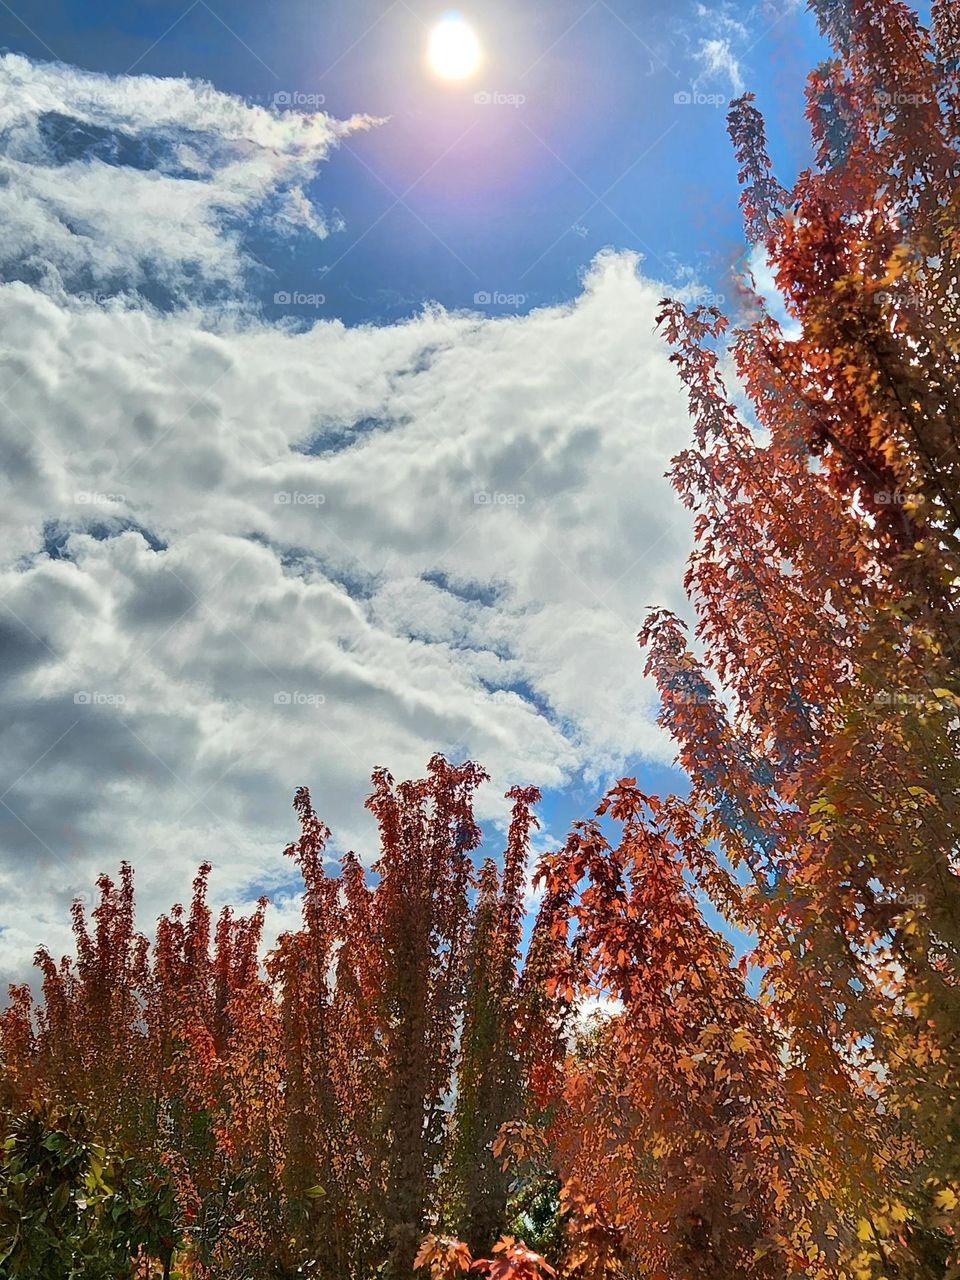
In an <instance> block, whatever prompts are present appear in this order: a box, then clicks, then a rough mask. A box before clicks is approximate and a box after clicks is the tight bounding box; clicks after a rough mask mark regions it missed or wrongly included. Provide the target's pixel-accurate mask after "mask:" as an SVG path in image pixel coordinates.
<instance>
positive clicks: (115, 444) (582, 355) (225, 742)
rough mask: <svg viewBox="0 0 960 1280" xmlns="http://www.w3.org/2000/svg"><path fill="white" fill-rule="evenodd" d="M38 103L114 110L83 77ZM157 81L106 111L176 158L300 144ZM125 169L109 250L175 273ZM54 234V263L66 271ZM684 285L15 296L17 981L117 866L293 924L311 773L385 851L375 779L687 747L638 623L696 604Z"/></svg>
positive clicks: (1, 760) (215, 228) (12, 715)
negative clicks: (149, 300)
mask: <svg viewBox="0 0 960 1280" xmlns="http://www.w3.org/2000/svg"><path fill="white" fill-rule="evenodd" d="M24 74H26V73H24ZM38 75H39V73H38ZM60 75H62V77H63V79H64V83H60V81H59V80H58V78H57V77H58V76H60ZM27 79H29V77H27ZM31 83H32V82H31ZM158 83H159V85H160V87H158ZM36 84H37V85H39V86H40V88H42V89H43V92H44V94H46V95H47V96H46V97H45V98H44V101H45V102H48V101H54V102H58V103H59V104H60V106H59V108H58V110H63V109H65V108H66V107H69V109H70V110H71V111H76V112H80V113H81V114H82V113H84V112H87V111H90V112H91V113H92V112H93V107H88V106H87V105H86V99H84V97H83V94H84V93H85V92H89V91H90V84H89V78H88V77H85V76H83V75H82V74H81V73H74V72H69V71H66V70H59V71H58V70H51V69H49V68H48V69H45V70H44V71H43V75H42V76H40V77H39V79H38V80H37V82H36ZM138 84H139V81H138V80H136V79H133V78H128V79H127V80H125V81H123V82H122V84H121V85H120V86H119V87H118V86H117V85H116V84H115V83H114V82H110V88H109V93H110V94H111V95H113V94H116V95H120V96H112V97H110V100H109V103H108V107H107V108H105V109H107V110H108V111H109V113H110V115H111V118H120V117H123V118H124V119H125V120H126V121H127V127H128V128H130V129H134V128H135V127H138V122H141V121H143V120H146V119H147V118H156V119H167V120H169V121H171V122H173V123H170V124H169V136H168V139H167V140H168V142H169V143H170V144H171V145H172V144H174V143H180V142H182V143H183V145H186V142H185V141H184V139H183V138H181V137H179V136H178V131H180V132H182V133H183V134H184V135H185V134H186V133H187V132H191V134H195V133H196V132H197V131H199V130H200V128H201V126H206V134H207V138H208V142H207V143H206V147H207V155H208V156H212V155H213V154H214V153H215V152H216V151H217V139H218V138H220V139H223V140H225V142H230V143H232V142H233V141H234V140H235V139H236V138H237V137H238V136H241V135H242V137H243V139H245V140H246V142H251V143H253V142H255V140H256V139H255V138H251V137H249V136H248V135H256V136H257V137H260V138H264V137H269V136H272V135H271V134H270V131H271V130H274V129H276V128H277V127H278V126H277V124H276V122H275V121H273V119H272V117H269V113H267V116H268V117H269V118H265V117H263V116H262V115H261V114H257V113H254V114H253V115H248V114H247V112H248V111H249V110H250V109H249V108H247V107H246V106H245V105H243V104H236V103H233V102H232V101H224V100H223V99H224V95H218V94H216V93H215V92H214V91H212V90H210V91H205V92H209V93H210V94H211V95H212V96H211V99H210V101H211V110H210V112H209V113H208V112H206V111H205V109H204V108H203V104H202V101H200V100H198V98H197V94H199V93H200V90H199V89H198V88H197V87H196V86H193V87H192V88H185V87H183V82H179V81H178V82H175V87H170V86H169V85H168V84H167V83H166V82H153V81H147V82H146V84H145V85H144V95H145V97H144V99H143V100H142V101H141V99H140V98H139V96H138ZM164 86H165V87H164ZM40 88H36V87H35V90H34V92H35V96H37V95H39V94H40ZM164 95H169V96H168V97H167V96H164ZM157 103H160V104H161V105H160V107H158V106H157ZM163 103H168V105H167V106H166V107H163V106H162V104H163ZM151 104H153V105H151ZM164 110H166V111H167V113H168V115H167V116H166V117H165V116H164V114H163V112H164ZM194 112H195V113H196V114H192V113H194ZM35 116H36V112H34V113H33V115H32V116H31V115H30V113H27V118H28V119H33V118H35ZM177 121H179V122H180V123H179V124H178V123H176V122H177ZM300 127H304V128H305V127H306V126H305V125H304V126H300V125H298V126H297V128H300ZM331 127H332V126H331ZM244 130H246V133H244ZM328 144H329V139H328V140H327V141H326V142H324V143H323V144H322V147H325V146H327V145H328ZM191 145H193V143H191ZM257 146H259V144H257ZM252 154H253V155H254V157H256V163H257V164H260V163H261V159H262V158H261V157H259V151H258V149H257V148H255V149H254V151H253V153H252ZM84 163H87V162H84ZM278 163H279V162H278ZM61 168H62V166H61ZM11 172H12V174H13V177H12V181H13V183H14V185H16V183H17V182H19V181H20V176H19V171H16V170H13V171H11ZM150 172H152V171H147V170H145V171H144V172H143V175H142V181H143V182H144V183H146V182H147V181H149V173H150ZM216 172H217V173H218V174H219V176H218V177H217V178H216V179H215V180H214V181H215V182H217V183H220V182H222V180H223V173H224V172H225V170H224V169H222V168H220V169H217V170H216ZM129 178H130V175H129V173H128V172H127V171H126V169H125V168H124V167H123V166H117V165H115V164H107V163H104V164H103V165H102V167H101V170H99V171H98V176H97V181H96V183H92V184H91V186H90V187H89V189H88V198H89V200H90V201H91V208H93V205H94V202H95V201H96V200H101V199H102V201H103V212H104V218H103V220H102V221H99V222H98V227H99V231H98V235H99V236H100V237H101V239H102V241H103V244H104V246H105V247H112V252H113V253H114V254H115V260H116V264H117V266H116V270H117V272H118V273H119V274H120V275H125V277H126V278H127V279H129V280H134V279H135V278H136V274H137V272H141V273H143V274H145V275H146V276H147V277H148V278H149V276H150V273H151V272H153V271H155V270H156V271H168V272H172V271H174V270H175V269H176V262H177V258H176V253H175V252H174V248H173V247H172V246H171V247H170V249H169V251H168V250H167V249H165V248H160V249H157V250H156V252H155V256H154V258H153V259H151V261H152V263H153V265H151V266H150V267H149V269H148V267H147V266H146V265H145V263H144V261H143V260H142V259H141V258H140V257H139V256H138V251H137V249H136V246H134V245H133V244H131V243H130V242H129V240H128V239H127V238H125V236H126V232H125V231H124V227H123V223H122V221H120V220H117V219H111V215H109V210H110V208H111V207H112V206H113V205H114V204H116V203H117V201H118V195H119V194H121V193H124V192H126V191H127V188H126V187H125V186H124V183H126V182H127V181H128V180H129ZM31 181H34V179H31ZM171 181H176V182H185V181H186V180H185V179H181V178H172V179H171ZM31 189H34V190H35V189H36V188H35V187H33V188H31ZM76 189H77V188H74V191H76ZM247 189H248V190H250V191H254V190H256V191H258V192H259V191H260V190H262V187H261V185H260V184H258V183H256V182H252V183H251V184H250V186H249V187H248V188H247ZM139 190H140V191H141V193H143V194H144V201H145V203H144V206H143V211H144V216H147V214H148V213H149V210H150V209H151V208H153V207H154V206H153V205H152V204H151V202H150V200H148V199H147V196H146V194H145V193H146V192H147V188H146V187H145V186H144V187H142V188H139ZM301 194H302V193H301ZM298 201H299V197H297V198H296V200H295V202H294V203H297V202H298ZM246 207H247V208H248V210H249V211H250V216H251V217H260V216H261V215H260V214H259V213H257V212H256V209H257V205H256V200H255V199H253V198H252V197H251V199H250V201H249V203H248V204H247V205H246ZM213 208H214V204H213V202H211V201H210V200H208V199H207V198H206V197H203V198H200V199H199V200H198V202H197V203H196V204H195V205H193V206H192V207H189V209H188V211H187V212H183V214H182V216H183V218H184V219H185V220H186V219H187V217H188V213H189V217H191V218H193V219H195V220H196V221H197V222H198V223H199V224H200V229H199V230H197V229H196V228H195V229H194V231H193V232H192V233H191V232H189V231H187V232H185V235H186V236H189V235H190V234H193V235H194V241H193V243H194V245H196V244H198V243H201V242H202V243H203V244H204V245H206V246H207V248H206V249H205V250H204V254H205V259H206V261H207V262H208V264H213V263H215V262H216V261H217V254H218V253H219V254H222V255H224V258H223V261H224V262H226V261H228V260H230V256H231V254H233V253H235V248H234V247H232V246H231V239H230V237H231V231H230V230H229V229H228V228H227V227H226V225H225V224H222V223H220V222H219V221H218V220H217V219H216V218H215V217H213V216H212V215H211V213H210V211H211V210H212V209H213ZM308 211H309V207H308ZM54 221H55V220H53V219H48V220H47V221H41V222H38V223H37V224H36V227H35V232H36V235H37V237H38V244H39V245H40V248H39V249H38V252H41V253H44V254H46V255H47V258H48V260H49V261H50V262H51V263H53V264H55V265H56V269H57V270H58V271H61V272H63V271H64V270H65V264H68V262H69V253H68V251H67V250H65V249H63V247H62V246H63V244H64V243H67V241H65V240H64V239H63V237H62V235H61V233H60V232H58V231H57V229H56V227H55V226H54ZM64 234H66V233H64ZM43 237H49V239H48V240H47V239H43ZM233 261H234V262H235V261H236V258H235V257H234V258H233ZM663 291H664V290H663V287H662V286H661V285H659V284H658V283H656V282H654V281H651V280H649V279H645V278H644V277H643V276H642V275H641V273H640V270H639V264H638V261H637V259H636V258H635V257H634V256H633V255H630V254H618V253H613V252H609V253H605V254H602V255H601V256H600V257H599V258H597V259H596V260H595V261H594V263H593V264H592V266H591V267H590V269H589V271H588V272H587V273H586V275H585V277H584V280H583V286H582V291H581V293H580V295H579V296H578V297H577V299H576V300H575V301H574V302H573V303H571V304H568V305H563V306H552V307H546V308H543V309H541V310H538V311H534V312H531V313H530V314H528V315H516V316H510V317H500V318H489V317H480V316H477V315H475V314H471V313H466V312H463V313H451V312H447V311H445V310H443V309H441V308H439V307H428V308H426V309H425V310H424V311H423V312H422V313H421V314H418V315H416V316H414V317H412V318H411V319H409V320H407V321H405V322H403V323H399V324H394V325H386V326H380V327H375V326H360V327H352V328H350V327H346V326H344V325H343V324H341V323H340V322H338V321H336V320H322V321H319V322H318V323H316V324H314V325H312V326H311V327H309V328H306V329H304V330H303V331H294V330H292V329H291V328H290V327H288V326H283V325H270V324H267V323H265V322H264V321H262V320H260V319H257V318H256V317H255V316H252V315H250V314H245V315H242V316H239V315H237V314H235V313H233V312H232V311H231V310H230V309H228V308H223V307H213V306H211V305H203V306H193V307H183V306H181V307H171V308H168V309H166V310H159V309H157V308H155V307H150V306H148V305H145V304H144V303H143V302H142V300H140V299H138V298H137V297H135V296H134V295H133V294H132V293H127V294H125V295H124V296H123V297H116V298H106V299H103V298H100V299H94V298H92V297H91V296H86V297H70V296H66V295H64V294H63V293H62V292H56V291H50V290H44V289H42V288H39V287H37V286H36V285H35V284H31V283H27V282H24V281H22V280H13V281H10V282H8V283H6V284H3V285H0V325H2V327H3V331H4V333H5V334H6V335H7V336H8V342H7V344H6V346H5V349H4V352H3V354H2V357H0V400H2V402H3V404H4V406H5V412H4V414H3V415H2V418H0V469H2V477H3V478H2V481H0V483H2V486H3V488H2V493H0V499H2V505H0V531H2V536H3V541H2V546H3V549H4V550H3V556H2V559H0V716H2V717H3V723H4V725H5V729H4V731H3V733H2V734H0V768H2V772H3V776H4V777H5V778H7V779H8V784H7V790H6V792H5V794H3V795H2V797H0V891H2V893H3V898H4V901H5V902H6V904H7V910H6V911H5V913H4V919H3V920H2V922H0V924H2V930H0V971H2V972H3V973H5V974H7V975H13V974H17V975H19V974H22V973H23V972H24V970H25V968H26V966H27V965H28V962H29V957H30V955H31V954H32V951H33V949H34V947H35V946H36V944H37V943H38V942H39V941H45V942H47V943H48V944H50V945H51V946H53V947H54V948H55V949H56V948H57V947H63V946H66V945H67V943H68V938H67V936H66V931H65V928H64V921H65V920H66V914H65V908H66V904H67V902H68V901H69V898H70V897H71V896H72V895H73V894H74V893H75V892H78V891H85V890H88V889H89V887H90V885H91V882H92V879H93V877H94V876H95V875H96V873H98V872H99V871H101V870H104V869H109V868H111V867H114V866H115V865H116V863H117V862H118V861H119V859H120V858H121V857H128V858H129V859H130V860H131V861H132V862H133V863H134V864H135V866H136V867H137V873H138V893H139V897H140V900H141V903H142V914H143V918H144V919H145V920H146V921H149V920H150V919H151V918H152V917H153V916H155V915H156V913H157V912H158V911H159V910H161V909H163V908H165V907H166V906H168V905H169V903H170V902H171V901H173V900H174V898H175V897H176V896H177V895H180V894H182V893H183V892H184V891H185V886H186V884H187V883H188V878H189V874H190V871H191V870H192V868H193V867H195V865H196V863H197V862H198V861H199V860H201V859H203V858H209V859H210V860H212V861H213V862H214V863H215V867H216V871H215V878H214V888H215V892H216V893H217V895H219V896H221V897H222V898H227V899H232V900H234V901H237V900H243V899H245V898H246V899H250V898H252V897H253V896H255V895H256V894H257V893H258V892H259V891H260V890H261V889H262V888H264V887H266V888H267V889H275V890H277V891H278V893H279V905H278V908H277V910H276V911H275V912H274V913H273V914H272V917H271V918H272V919H273V921H274V924H275V925H276V926H277V927H279V924H280V922H281V921H282V920H283V919H285V918H287V917H288V916H289V914H290V911H291V910H292V902H293V900H292V899H291V897H290V868H289V866H288V865H285V864H284V860H283V859H282V858H281V857H280V856H279V851H280V849H281V848H282V845H283V844H284V843H285V841H286V839H287V838H289V836H290V835H291V834H292V826H293V824H292V820H291V819H292V815H291V813H290V809H289V804H290V798H291V795H292V792H293V789H294V787H296V786H297V785H299V784H301V783H308V784H309V785H311V787H312V788H313V789H314V793H315V802H316V805H317V808H318V810H319V811H320V812H321V813H322V814H323V816H324V817H325V819H326V820H327V821H328V822H329V823H330V824H331V826H332V827H333V828H334V831H335V834H336V837H337V844H338V847H341V848H342V847H344V846H346V845H349V844H356V845H357V846H358V849H359V851H360V852H362V853H364V854H368V853H370V852H371V851H372V850H371V845H370V840H369V836H370V831H369V828H368V826H367V825H366V821H365V818H364V815H363V811H362V805H361V800H362V797H363V795H364V794H365V789H366V783H367V779H368V776H369V772H370V769H371V767H372V766H373V765H375V764H378V763H383V764H385V765H387V766H388V767H390V768H391V769H392V770H393V771H394V772H395V773H397V774H398V775H403V774H419V773H420V772H421V771H422V768H423V766H424V764H425V761H426V759H427V758H428V756H429V755H430V754H431V753H432V752H433V751H434V750H444V751H447V752H448V753H450V754H452V755H458V756H464V755H470V756H473V757H474V758H477V759H479V760H481V761H482V762H483V763H484V764H485V765H486V766H487V767H488V769H489V770H490V771H491V773H492V774H493V778H494V782H493V785H492V786H491V787H489V788H486V789H485V791H483V792H482V793H481V813H482V815H483V816H484V817H487V818H492V819H497V820H499V819H502V817H503V815H504V813H505V804H504V802H503V800H502V798H501V797H502V793H503V791H504V790H505V789H506V787H507V786H508V785H510V784H511V783H513V782H526V783H535V784H538V785H540V786H542V787H545V788H557V787H560V786H562V785H563V784H564V782H565V781H566V780H568V779H570V778H572V777H575V776H580V775H583V774H586V775H588V776H589V777H591V778H599V777H601V776H603V775H605V774H606V773H608V772H609V771H611V770H615V769H617V768H619V767H621V765H622V764H623V762H624V761H625V760H626V759H627V758H629V757H635V756H638V755H639V756H643V757H646V758H648V759H651V760H657V761H662V762H665V761H668V760H669V759H670V758H671V756H672V748H671V747H670V745H669V743H667V742H666V741H665V740H664V738H663V736H662V735H661V733H660V731H659V730H658V729H657V727H656V725H655V723H654V720H653V706H654V692H653V690H652V689H651V688H650V686H649V685H648V684H647V683H646V682H645V681H644V680H643V679H642V678H641V659H640V656H639V654H638V653H637V649H636V643H635V634H636V630H637V628H638V626H639V624H640V622H641V620H642V617H643V613H644V610H645V608H646V607H647V606H648V605H653V604H668V605H673V606H674V607H681V606H682V601H681V598H680V581H681V576H682V564H683V560H684V558H685V555H686V552H687V548H688V543H689V529H688V522H687V517H686V515H685V513H684V512H683V510H682V508H681V507H680V506H679V504H678V503H677V502H676V501H675V499H674V495H673V493H672V491H671V489H670V487H669V485H668V483H667V481H666V480H665V479H664V478H663V473H664V471H665V470H666V467H667V465H668V463H669V459H670V457H671V456H672V455H673V454H674V453H675V452H676V451H677V450H678V449H679V448H680V447H682V446H683V445H684V444H685V442H686V440H687V437H688V423H687V418H686V410H685V402H684V398H683V395H682V393H681V390H680V388H679V386H678V383H677V380H676V377H675V374H674V372H673V370H672V368H671V366H670V364H669V361H668V358H667V352H666V350H665V348H664V346H663V344H662V342H661V340H660V338H659V337H658V336H657V335H656V334H655V333H654V321H655V314H656V310H657V302H658V299H659V297H660V295H661V294H662V292H663ZM11 783H12V785H10V784H11ZM27 868H29V872H26V870H25V869H27Z"/></svg>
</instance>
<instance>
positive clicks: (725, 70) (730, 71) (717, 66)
mask: <svg viewBox="0 0 960 1280" xmlns="http://www.w3.org/2000/svg"><path fill="white" fill-rule="evenodd" d="M696 56H697V62H698V63H699V64H700V74H699V75H698V76H697V81H696V83H697V86H698V87H699V86H700V85H701V84H704V83H714V82H715V81H716V80H717V79H718V78H725V79H726V81H727V83H728V84H729V86H730V90H731V92H732V93H733V94H734V95H737V94H740V93H743V89H744V83H743V73H742V71H741V69H740V62H739V60H738V59H737V56H736V54H735V53H734V51H733V48H732V46H731V44H730V41H729V40H725V39H720V38H716V39H712V40H702V41H701V42H700V48H699V49H698V50H697V55H696Z"/></svg>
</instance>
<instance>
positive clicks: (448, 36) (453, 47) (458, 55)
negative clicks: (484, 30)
mask: <svg viewBox="0 0 960 1280" xmlns="http://www.w3.org/2000/svg"><path fill="white" fill-rule="evenodd" d="M427 61H428V62H429V64H430V68H431V70H432V71H433V72H434V74H435V75H438V76H440V77H441V78H442V79H444V80H466V79H467V77H468V76H472V75H473V74H474V72H475V71H477V70H479V68H480V65H481V63H482V62H483V51H482V49H481V48H480V41H479V40H478V39H477V35H476V32H475V31H474V29H473V27H471V26H470V24H469V23H468V22H464V20H463V18H461V17H460V15H459V14H456V13H451V14H447V16H446V17H444V18H443V19H442V20H441V21H440V22H438V23H437V25H436V26H435V27H434V28H433V30H432V31H431V32H430V45H429V48H428V51H427Z"/></svg>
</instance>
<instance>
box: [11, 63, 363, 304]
mask: <svg viewBox="0 0 960 1280" xmlns="http://www.w3.org/2000/svg"><path fill="white" fill-rule="evenodd" d="M372 123H375V122H374V121H372V120H371V119H370V118H368V117H355V118H354V119H351V120H348V121H338V120H334V119H332V118H331V117H330V116H327V115H324V114H322V113H303V112H299V111H285V112H280V111H275V110H267V109H266V108H264V107H261V106H257V105H251V104H248V103H245V102H243V101H242V100H240V99H238V98H235V97H232V96H230V95H229V94H225V93H220V92H218V91H217V90H216V89H214V88H213V87H212V86H210V85H208V84H204V83H201V82H197V81H192V80H186V79H183V80H169V79H167V80H164V79H157V78H155V77H152V76H129V75H128V76H105V75H97V74H94V73H91V72H86V71H78V70H76V69H75V68H72V67H64V66H62V65H60V64H55V63H51V64H38V63H34V62H31V61H30V60H29V59H27V58H24V57H21V56H19V55H16V54H4V55H2V56H0V133H2V134H3V136H4V146H3V156H2V158H0V180H2V181H0V218H2V220H3V225H4V232H5V234H4V237H3V242H2V244H0V264H2V265H3V267H4V268H5V270H7V271H8V272H9V271H10V269H11V268H13V269H15V270H19V272H20V274H21V275H22V274H23V272H24V271H25V270H27V271H29V272H30V277H31V278H32V279H33V280H35V281H37V282H42V283H44V284H45V285H46V286H47V287H51V288H58V287H65V288H67V289H68V290H71V289H77V288H86V289H90V288H101V287H102V288H106V289H108V290H110V291H116V290H122V289H126V288H132V289H143V288H144V287H145V286H147V285H148V284H152V285H155V286H156V285H160V286H162V287H164V288H166V289H168V290H173V291H175V292H183V291H185V290H187V289H191V290H193V291H194V292H196V290H197V289H198V287H200V286H203V285H208V284H215V283H221V284H222V283H230V284H234V285H236V284H237V283H238V282H239V280H240V278H241V275H242V271H243V269H244V267H245V266H247V265H248V263H247V262H246V260H245V259H244V256H243V253H242V250H241V246H240V238H239V236H238V234H237V232H236V231H235V230H229V229H228V228H229V227H231V226H235V225H236V223H237V220H238V219H240V218H241V217H243V216H249V215H252V214H253V213H254V212H255V211H257V210H258V209H259V208H261V207H262V206H263V205H264V204H265V203H267V202H268V201H270V200H274V201H275V202H276V204H277V211H276V213H275V214H274V216H273V225H274V227H276V228H279V229H281V230H297V229H305V230H307V231H309V232H311V233H312V234H314V235H321V236H322V235H325V234H326V231H327V226H326V222H325V220H324V219H323V218H322V216H321V215H320V214H319V213H318V211H317V210H316V209H315V208H313V207H312V206H311V205H310V204H309V202H308V201H307V200H306V199H305V197H304V195H303V189H302V184H303V182H304V181H306V180H307V179H309V178H310V177H312V176H313V175H314V173H315V172H316V169H317V166H318V165H319V163H320V162H321V161H322V160H323V159H325V158H326V156H327V155H328V154H329V152H330V149H331V148H332V147H334V146H336V144H337V142H338V141H339V140H340V139H341V138H343V137H346V136H348V135H349V134H351V133H353V132H355V131H356V130H357V129H362V128H366V127H368V126H369V125H371V124H372ZM121 144H122V145H121ZM77 152H79V154H75V153H77Z"/></svg>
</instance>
